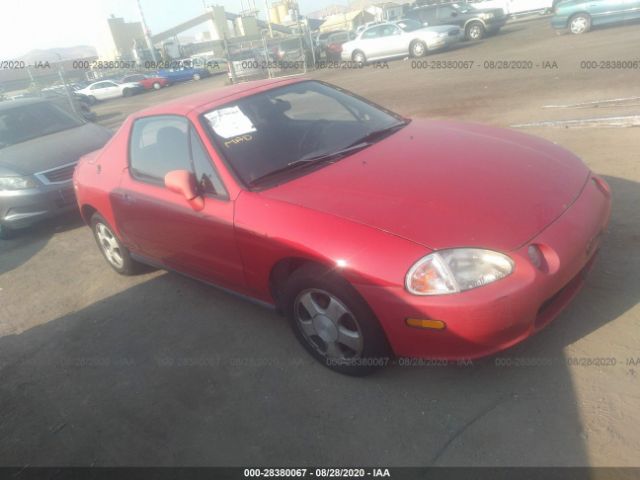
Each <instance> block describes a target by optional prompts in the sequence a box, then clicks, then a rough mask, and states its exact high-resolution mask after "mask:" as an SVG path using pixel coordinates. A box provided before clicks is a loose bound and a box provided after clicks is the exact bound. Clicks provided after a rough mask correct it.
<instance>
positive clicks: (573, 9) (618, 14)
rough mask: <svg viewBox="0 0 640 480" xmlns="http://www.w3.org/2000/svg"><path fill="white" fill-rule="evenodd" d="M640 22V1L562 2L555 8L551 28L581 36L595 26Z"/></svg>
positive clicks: (571, 0)
mask: <svg viewBox="0 0 640 480" xmlns="http://www.w3.org/2000/svg"><path fill="white" fill-rule="evenodd" d="M636 20H640V0H593V1H586V2H585V1H583V0H562V1H561V2H559V3H558V4H557V5H556V7H555V12H554V15H553V17H552V18H551V26H552V27H553V28H556V29H568V30H569V31H570V32H571V33H573V34H576V35H579V34H581V33H586V32H588V31H589V30H591V27H593V26H600V25H611V24H616V23H623V22H630V21H636Z"/></svg>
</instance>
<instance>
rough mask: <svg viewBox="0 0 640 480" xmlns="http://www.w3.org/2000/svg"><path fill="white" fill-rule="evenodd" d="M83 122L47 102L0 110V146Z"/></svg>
mask: <svg viewBox="0 0 640 480" xmlns="http://www.w3.org/2000/svg"><path fill="white" fill-rule="evenodd" d="M83 124H84V122H83V121H82V120H80V119H79V118H76V117H74V116H73V115H71V114H70V113H67V112H65V111H64V110H63V109H61V108H60V107H58V106H57V105H53V104H51V103H49V102H41V103H33V104H30V105H21V106H17V107H15V108H7V109H2V110H0V148H4V147H8V146H11V145H15V144H17V143H21V142H26V141H27V140H31V139H33V138H37V137H42V136H44V135H49V134H51V133H56V132H61V131H62V130H68V129H70V128H74V127H79V126H80V125H83Z"/></svg>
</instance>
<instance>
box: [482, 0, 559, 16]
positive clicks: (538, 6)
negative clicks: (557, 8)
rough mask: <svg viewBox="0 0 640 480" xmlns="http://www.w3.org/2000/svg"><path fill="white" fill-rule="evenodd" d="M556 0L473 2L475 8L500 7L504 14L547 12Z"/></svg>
mask: <svg viewBox="0 0 640 480" xmlns="http://www.w3.org/2000/svg"><path fill="white" fill-rule="evenodd" d="M555 3H557V0H480V1H478V2H473V3H472V5H473V6H474V7H476V8H482V9H484V8H501V9H502V11H503V12H504V14H505V15H522V14H525V13H534V12H547V11H551V10H552V9H553V6H554V5H555Z"/></svg>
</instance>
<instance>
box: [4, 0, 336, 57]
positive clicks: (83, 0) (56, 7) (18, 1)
mask: <svg viewBox="0 0 640 480" xmlns="http://www.w3.org/2000/svg"><path fill="white" fill-rule="evenodd" d="M254 1H255V5H256V8H258V9H259V10H262V12H263V13H262V17H263V18H265V17H264V10H265V0H206V3H207V4H217V5H223V6H224V7H225V8H226V9H227V11H229V12H233V13H236V12H239V11H240V10H241V9H242V7H243V6H244V8H248V6H249V4H250V3H251V6H253V3H254ZM140 2H141V4H142V9H143V11H144V15H145V19H146V21H147V25H148V27H149V30H151V33H154V32H161V31H163V30H166V29H168V28H170V27H172V26H173V25H175V24H177V23H180V22H182V21H185V20H188V19H189V18H192V17H195V16H196V15H199V14H200V13H202V11H203V4H204V2H203V0H140ZM269 2H270V3H272V2H273V0H269ZM347 3H348V2H347V0H298V4H299V5H300V11H301V12H302V14H305V13H308V12H311V11H314V10H318V9H320V8H322V7H325V6H327V5H332V4H341V5H346V4H347ZM111 14H114V15H115V16H117V17H123V18H124V19H125V21H138V20H139V16H138V10H137V7H136V0H2V6H1V7H0V61H1V60H9V59H12V58H14V57H17V56H20V55H23V54H25V53H27V52H28V51H30V50H34V49H45V48H54V47H72V46H75V45H91V44H92V39H94V38H95V33H96V25H99V24H101V23H102V24H104V23H105V22H106V18H108V17H109V16H110V15H111Z"/></svg>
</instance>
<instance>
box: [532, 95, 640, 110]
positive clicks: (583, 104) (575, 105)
mask: <svg viewBox="0 0 640 480" xmlns="http://www.w3.org/2000/svg"><path fill="white" fill-rule="evenodd" d="M636 100H640V97H624V98H611V99H607V100H594V101H592V102H581V103H568V104H566V105H543V106H542V108H589V107H594V106H596V105H610V104H615V103H624V102H633V101H636ZM625 106H626V105H625ZM629 106H632V105H629Z"/></svg>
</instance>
